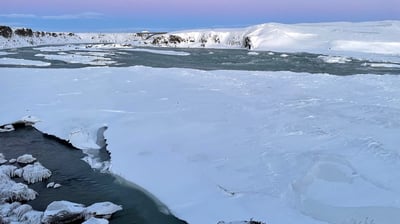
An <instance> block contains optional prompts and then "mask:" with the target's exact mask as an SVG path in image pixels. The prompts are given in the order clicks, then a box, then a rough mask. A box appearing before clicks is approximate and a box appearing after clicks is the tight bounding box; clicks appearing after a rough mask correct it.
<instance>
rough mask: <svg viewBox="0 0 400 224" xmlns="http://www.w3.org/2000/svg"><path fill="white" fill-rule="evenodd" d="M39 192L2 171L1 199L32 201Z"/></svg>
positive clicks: (0, 183) (0, 176)
mask: <svg viewBox="0 0 400 224" xmlns="http://www.w3.org/2000/svg"><path fill="white" fill-rule="evenodd" d="M36 195H37V193H36V192H35V191H34V190H32V189H30V188H28V186H27V185H25V184H22V183H16V182H15V181H13V180H11V179H10V178H9V177H8V176H7V175H5V174H2V173H0V201H30V200H33V199H35V198H36Z"/></svg>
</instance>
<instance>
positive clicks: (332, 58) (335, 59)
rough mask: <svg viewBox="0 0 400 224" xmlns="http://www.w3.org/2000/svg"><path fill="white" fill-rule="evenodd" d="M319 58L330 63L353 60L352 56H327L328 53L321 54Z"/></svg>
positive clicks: (342, 62) (343, 62)
mask: <svg viewBox="0 0 400 224" xmlns="http://www.w3.org/2000/svg"><path fill="white" fill-rule="evenodd" d="M318 58H319V59H321V60H322V61H324V62H325V63H329V64H334V63H338V64H345V63H347V62H350V61H351V59H350V58H347V57H339V56H326V55H321V56H318Z"/></svg>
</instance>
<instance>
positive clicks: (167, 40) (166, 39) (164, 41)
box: [152, 35, 185, 45]
mask: <svg viewBox="0 0 400 224" xmlns="http://www.w3.org/2000/svg"><path fill="white" fill-rule="evenodd" d="M184 41H185V39H183V38H182V37H180V36H177V35H168V36H165V35H161V36H155V37H154V38H153V42H152V44H153V45H170V44H174V45H176V44H180V43H182V42H184Z"/></svg>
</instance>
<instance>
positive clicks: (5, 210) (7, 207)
mask: <svg viewBox="0 0 400 224" xmlns="http://www.w3.org/2000/svg"><path fill="white" fill-rule="evenodd" d="M19 206H21V203H20V202H13V203H3V204H2V203H1V202H0V217H6V216H9V215H10V214H12V211H13V210H14V209H16V208H17V207H19Z"/></svg>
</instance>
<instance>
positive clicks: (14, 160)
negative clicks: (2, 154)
mask: <svg viewBox="0 0 400 224" xmlns="http://www.w3.org/2000/svg"><path fill="white" fill-rule="evenodd" d="M8 162H9V163H10V164H12V163H15V162H17V160H16V159H10V160H8Z"/></svg>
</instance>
